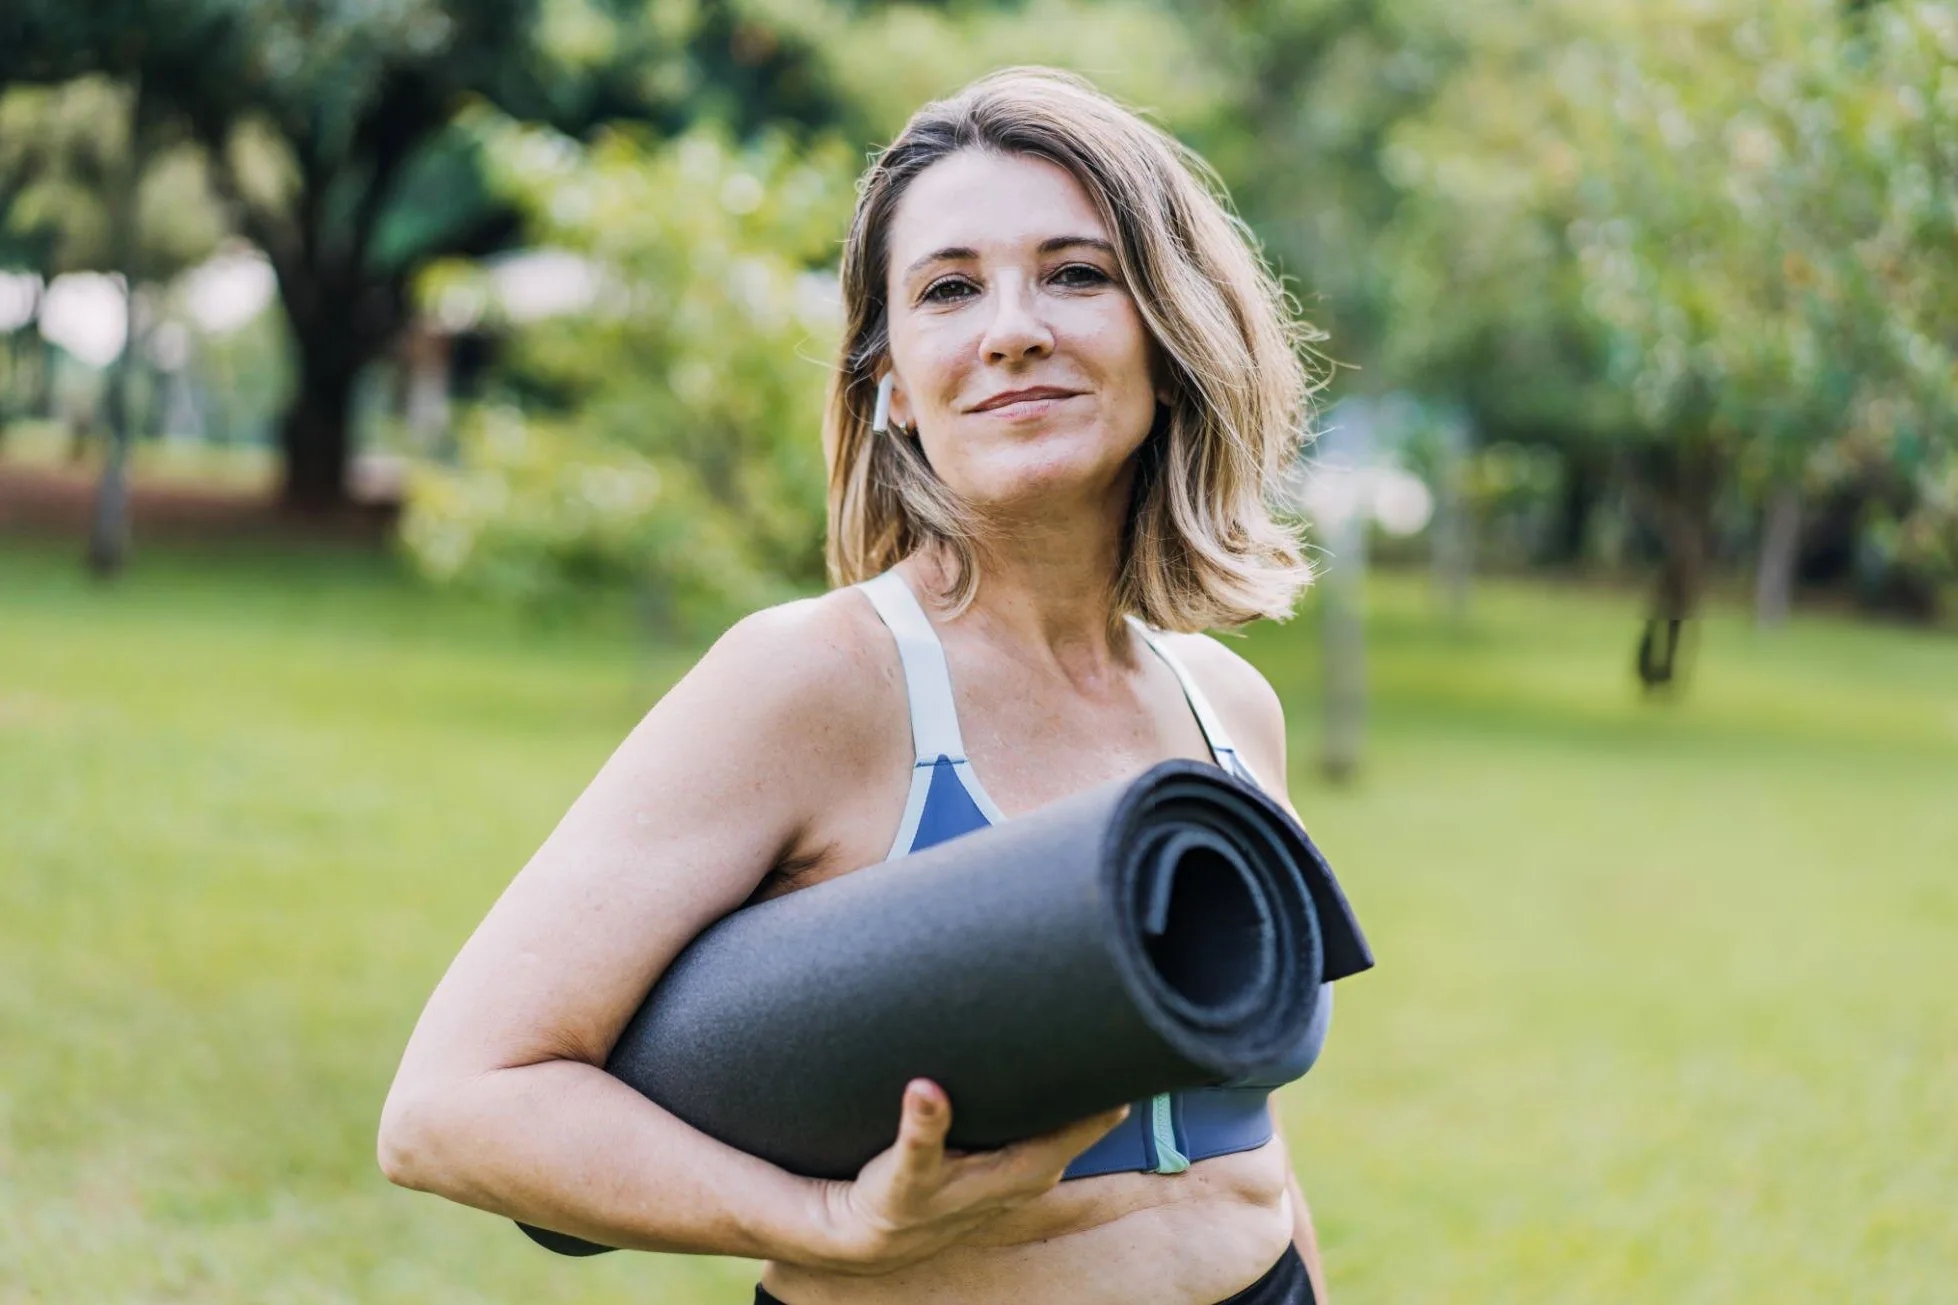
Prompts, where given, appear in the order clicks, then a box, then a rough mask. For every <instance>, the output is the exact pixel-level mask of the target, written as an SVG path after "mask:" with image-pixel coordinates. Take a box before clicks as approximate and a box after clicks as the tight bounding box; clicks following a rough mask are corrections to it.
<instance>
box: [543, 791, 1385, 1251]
mask: <svg viewBox="0 0 1958 1305" xmlns="http://www.w3.org/2000/svg"><path fill="white" fill-rule="evenodd" d="M1372 964H1373V956H1372V953H1371V952H1370V951H1369V949H1368V947H1367V943H1366V939H1365V937H1364V936H1363V935H1362V934H1361V932H1360V928H1359V924H1358V922H1357V921H1356V920H1355V919H1354V918H1353V914H1352V911H1351V909H1350V908H1349V907H1348V906H1347V904H1346V899H1345V896H1344V894H1342V893H1341V892H1340V888H1339V884H1338V882H1337V881H1336V880H1334V878H1333V875H1332V871H1331V869H1330V868H1329V867H1328V866H1327V865H1326V862H1325V859H1324V858H1323V857H1322V856H1320V855H1319V851H1318V849H1317V848H1315V847H1314V846H1313V844H1312V840H1311V839H1310V838H1309V837H1308V836H1307V835H1306V833H1305V831H1304V830H1303V829H1301V828H1300V827H1299V825H1298V822H1297V821H1295V820H1294V819H1292V817H1291V816H1290V815H1289V814H1288V813H1287V812H1286V811H1285V810H1284V809H1283V808H1282V807H1280V806H1278V805H1277V804H1276V803H1275V802H1273V801H1272V800H1271V799H1270V798H1269V797H1267V796H1265V795H1264V794H1263V793H1262V792H1260V791H1258V790H1257V789H1256V788H1254V787H1253V786H1251V785H1249V784H1246V783H1244V782H1242V781H1240V780H1238V779H1236V778H1234V777H1233V776H1231V775H1228V774H1226V773H1225V772H1224V771H1222V770H1219V769H1218V768H1216V767H1215V766H1209V765H1203V764H1199V763H1195V762H1189V761H1169V762H1164V763H1163V764H1161V765H1159V766H1156V767H1154V768H1153V769H1151V770H1149V771H1147V772H1146V773H1144V774H1143V775H1142V776H1141V777H1139V778H1137V779H1133V780H1126V781H1120V782H1116V783H1112V784H1108V785H1104V786H1102V787H1100V788H1095V789H1090V790H1088V791H1086V792H1083V793H1079V794H1076V795H1073V796H1071V797H1068V798H1065V799H1063V800H1061V801H1059V802H1055V803H1053V804H1051V805H1049V806H1046V807H1043V808H1041V809H1039V810H1037V811H1034V812H1031V813H1029V814H1027V815H1025V816H1021V817H1017V818H1015V819H1013V820H1009V821H1006V822H1004V823H1002V824H998V825H994V826H991V827H989V828H985V829H980V830H975V831H974V832H972V833H970V834H965V835H963V836H961V837H959V838H955V839H953V840H951V841H949V842H945V843H941V844H938V845H937V846H935V847H931V848H927V849H925V850H924V851H921V852H914V853H912V854H910V855H907V856H902V857H898V858H896V859H895V860H891V861H886V862H883V863H882V864H879V865H874V866H869V867H866V868H865V869H861V870H857V871H853V872H852V873H850V874H846V875H841V876H838V877H837V878H835V879H831V880H827V881H825V882H823V883H820V884H816V885H813V886H811V887H809V888H805V889H801V890H798V891H796V892H793V893H789V894H786V895H784V896H781V897H777V898H772V899H770V900H767V901H764V902H760V903H758V904H756V905H753V906H749V907H744V908H742V909H740V910H737V911H735V912H733V913H731V914H730V915H728V916H726V917H724V918H722V919H721V920H719V921H717V922H716V923H715V924H713V925H712V926H710V927H709V928H707V929H705V930H703V931H702V932H701V933H700V935H699V936H698V937H697V938H695V939H694V940H693V942H692V943H690V944H689V945H688V946H687V947H686V949H685V950H683V951H682V952H681V953H680V954H679V955H678V956H677V957H675V958H674V961H673V963H672V965H670V966H669V967H668V968H667V971H666V973H665V974H664V975H662V976H661V978H660V980H659V982H658V983H657V984H656V985H654V988H653V991H652V993H651V995H650V996H648V998H647V999H646V1001H645V1003H644V1004H643V1005H642V1006H641V1007H640V1008H639V1011H638V1013H637V1014H636V1015H634V1017H633V1018H632V1020H631V1022H630V1023H628V1024H627V1025H626V1027H625V1029H624V1031H623V1032H622V1033H621V1034H620V1036H619V1040H618V1043H617V1045H616V1046H615V1047H614V1048H613V1050H612V1054H611V1057H610V1058H609V1059H608V1060H607V1062H606V1066H605V1067H606V1070H607V1071H608V1072H610V1073H611V1074H613V1075H615V1076H616V1077H618V1078H620V1079H622V1080H623V1081H625V1082H626V1083H627V1084H629V1085H630V1086H632V1087H633V1088H635V1089H637V1090H638V1091H639V1092H641V1093H642V1094H644V1095H645V1096H647V1097H650V1098H651V1099H652V1100H653V1101H655V1102H657V1103H658V1104H660V1105H661V1106H664V1107H665V1108H666V1109H668V1110H670V1111H672V1112H673V1113H674V1114H675V1115H677V1116H679V1117H680V1118H681V1119H683V1120H685V1121H686V1122H687V1123H689V1124H691V1125H693V1126H694V1127H695V1128H698V1129H700V1130H701V1131H702V1132H705V1133H707V1134H709V1135H711V1136H713V1137H715V1138H718V1139H720V1140H721V1141H723V1142H726V1143H728V1144H730V1145H732V1146H735V1147H737V1148H739V1149H740V1150H743V1151H746V1152H748V1153H750V1154H752V1155H756V1156H759V1157H761V1158H762V1159H764V1160H768V1161H771V1162H773V1163H775V1164H777V1165H780V1166H782V1167H783V1168H785V1169H788V1170H791V1171H793V1172H795V1173H798V1174H804V1175H807V1176H810V1177H816V1178H835V1179H848V1178H854V1177H855V1176H856V1174H857V1172H858V1170H860V1169H861V1168H862V1167H863V1165H864V1163H865V1162H866V1161H868V1160H869V1159H870V1158H871V1157H872V1156H875V1155H876V1154H877V1153H878V1152H880V1151H882V1150H883V1149H884V1148H886V1147H888V1146H889V1145H890V1144H891V1143H892V1142H893V1141H894V1140H895V1139H896V1136H897V1121H898V1113H899V1101H900V1098H901V1096H902V1093H903V1091H904V1085H905V1084H906V1083H907V1082H909V1081H910V1080H911V1079H913V1078H917V1077H925V1078H930V1079H932V1080H933V1081H934V1082H936V1083H938V1084H939V1085H940V1086H941V1087H943V1088H944V1089H945V1091H946V1092H947V1094H948V1095H949V1096H950V1097H951V1102H952V1128H951V1133H950V1135H949V1137H948V1138H947V1140H946V1144H947V1146H949V1147H952V1148H956V1149H960V1150H980V1149H984V1148H988V1147H996V1146H1000V1145H1003V1144H1005V1143H1008V1142H1013V1141H1018V1140H1020V1139H1023V1138H1027V1137H1031V1136H1033V1135H1035V1134H1037V1133H1044V1132H1047V1131H1048V1130H1050V1129H1054V1128H1059V1127H1060V1126H1062V1125H1063V1124H1067V1123H1070V1122H1072V1121H1074V1120H1078V1119H1082V1118H1084V1117H1086V1116H1088V1115H1092V1114H1095V1113H1097V1112H1098V1111H1102V1110H1106V1109H1109V1108H1111V1107H1114V1106H1117V1105H1120V1104H1122V1103H1123V1102H1127V1101H1137V1100H1141V1099H1142V1098H1144V1097H1149V1096H1154V1095H1155V1094H1157V1093H1160V1092H1175V1091H1180V1090H1183V1089H1186V1088H1193V1087H1200V1086H1205V1085H1214V1084H1219V1083H1222V1082H1225V1081H1227V1080H1229V1079H1233V1078H1236V1077H1239V1076H1240V1075H1243V1074H1245V1073H1248V1072H1250V1071H1251V1070H1253V1069H1256V1068H1257V1067H1259V1066H1262V1065H1270V1064H1276V1063H1282V1062H1283V1061H1284V1060H1285V1058H1286V1056H1287V1054H1288V1052H1290V1051H1291V1049H1292V1048H1294V1047H1297V1046H1298V1045H1299V1044H1300V1042H1301V1041H1302V1040H1303V1039H1305V1038H1306V1037H1308V1036H1309V1034H1310V1025H1311V1020H1312V1014H1313V1010H1314V1007H1315V1005H1316V1002H1317V998H1318V990H1319V985H1320V983H1321V982H1322V981H1326V982H1329V981H1331V980H1334V979H1340V978H1344V977H1346V976H1347V975H1350V974H1354V973H1357V972H1358V971H1360V970H1364V969H1366V968H1368V967H1369V966H1371V965H1372ZM519 1226H521V1227H523V1229H524V1231H525V1232H527V1233H529V1234H530V1235H531V1236H532V1237H533V1238H534V1239H536V1240H537V1241H538V1242H540V1243H541V1244H543V1245H544V1246H547V1247H549V1248H550V1249H552V1250H555V1251H559V1252H561V1253H563V1254H567V1255H590V1254H596V1253H598V1252H599V1251H603V1250H608V1249H610V1248H609V1247H604V1246H599V1245H597V1244H595V1243H592V1242H588V1241H584V1240H583V1239H581V1238H577V1237H572V1236H569V1235H567V1234H563V1233H555V1232H548V1231H545V1230H542V1229H537V1228H532V1227H530V1226H528V1225H519Z"/></svg>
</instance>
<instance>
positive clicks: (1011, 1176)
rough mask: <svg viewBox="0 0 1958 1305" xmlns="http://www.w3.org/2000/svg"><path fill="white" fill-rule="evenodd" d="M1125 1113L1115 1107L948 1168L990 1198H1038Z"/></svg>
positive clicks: (965, 1158)
mask: <svg viewBox="0 0 1958 1305" xmlns="http://www.w3.org/2000/svg"><path fill="white" fill-rule="evenodd" d="M1128 1113H1129V1108H1128V1107H1127V1106H1125V1105H1123V1106H1116V1107H1115V1108H1114V1109H1113V1110H1104V1111H1102V1112H1101V1113H1100V1114H1097V1115H1090V1116H1088V1117H1087V1118H1086V1119H1079V1120H1076V1121H1074V1122H1073V1123H1071V1124H1064V1125H1062V1126H1061V1127H1060V1128H1057V1129H1054V1130H1053V1131H1052V1132H1049V1133H1041V1134H1039V1135H1037V1136H1035V1137H1030V1138H1027V1139H1025V1140H1024V1141H1020V1142H1015V1143H1013V1144H1012V1145H1010V1146H1003V1147H1001V1148H999V1149H998V1150H997V1151H983V1152H979V1153H976V1154H974V1155H970V1156H961V1157H959V1158H957V1159H955V1160H951V1161H948V1162H947V1167H948V1168H949V1169H951V1170H952V1171H953V1173H954V1174H955V1175H956V1177H957V1178H958V1179H960V1180H963V1181H969V1182H971V1183H972V1184H973V1185H974V1186H975V1187H977V1188H979V1189H980V1190H982V1191H984V1192H985V1193H986V1195H989V1196H1026V1195H1038V1194H1039V1193H1040V1192H1044V1191H1046V1190H1047V1189H1048V1188H1050V1187H1052V1186H1053V1185H1054V1184H1056V1183H1058V1182H1059V1181H1060V1180H1061V1175H1062V1174H1063V1173H1064V1172H1066V1170H1067V1166H1068V1163H1069V1162H1070V1161H1072V1160H1073V1159H1074V1157H1076V1156H1078V1155H1080V1154H1081V1153H1082V1152H1083V1151H1086V1150H1087V1149H1088V1148H1089V1147H1091V1146H1093V1145H1094V1144H1095V1143H1096V1142H1098V1141H1100V1140H1101V1138H1102V1137H1103V1136H1104V1135H1105V1134H1106V1133H1107V1132H1108V1130H1110V1129H1111V1128H1114V1127H1115V1126H1116V1125H1117V1124H1119V1123H1121V1122H1122V1121H1123V1120H1124V1119H1126V1118H1128ZM975 1195H976V1193H975Z"/></svg>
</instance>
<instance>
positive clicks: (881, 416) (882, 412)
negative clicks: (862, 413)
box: [870, 372, 897, 435]
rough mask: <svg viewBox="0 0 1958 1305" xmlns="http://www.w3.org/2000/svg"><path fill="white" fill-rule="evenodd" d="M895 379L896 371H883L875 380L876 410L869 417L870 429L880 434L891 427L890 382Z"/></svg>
mask: <svg viewBox="0 0 1958 1305" xmlns="http://www.w3.org/2000/svg"><path fill="white" fill-rule="evenodd" d="M896 380H897V373H895V372H885V373H884V379H883V380H881V381H879V382H877V411H876V413H875V414H873V415H872V416H871V418H870V429H872V430H874V431H876V432H877V433H878V434H880V435H881V434H883V433H884V432H885V431H887V430H889V429H890V428H891V384H892V382H894V381H896Z"/></svg>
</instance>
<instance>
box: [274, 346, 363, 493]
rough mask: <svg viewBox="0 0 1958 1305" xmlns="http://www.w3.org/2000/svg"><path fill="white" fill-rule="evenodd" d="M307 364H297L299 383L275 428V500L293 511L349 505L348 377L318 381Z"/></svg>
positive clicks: (350, 406) (350, 387)
mask: <svg viewBox="0 0 1958 1305" xmlns="http://www.w3.org/2000/svg"><path fill="white" fill-rule="evenodd" d="M301 347H302V349H303V348H304V345H303V344H302V345H301ZM309 366H310V364H307V363H302V364H301V367H302V371H304V373H305V380H304V383H303V384H302V385H301V386H300V389H299V392H298V393H297V394H295V395H294V396H293V400H292V406H291V407H289V408H288V409H286V414H285V417H284V419H283V420H282V421H281V422H280V424H279V446H280V448H281V450H282V451H283V453H284V455H285V479H284V482H283V484H282V485H281V487H280V491H279V502H280V504H281V505H282V506H284V507H286V508H288V509H291V510H293V511H297V512H331V511H334V510H335V509H338V508H342V507H344V506H346V505H347V503H348V502H349V497H348V494H347V479H348V477H347V472H348V469H349V464H350V463H351V462H352V457H353V442H352V440H351V438H350V432H349V431H348V429H347V418H348V415H349V413H350V412H351V411H352V409H353V377H352V376H351V375H346V376H338V375H333V376H325V377H322V376H320V375H318V373H316V372H312V371H307V370H305V369H306V368H308V367H309Z"/></svg>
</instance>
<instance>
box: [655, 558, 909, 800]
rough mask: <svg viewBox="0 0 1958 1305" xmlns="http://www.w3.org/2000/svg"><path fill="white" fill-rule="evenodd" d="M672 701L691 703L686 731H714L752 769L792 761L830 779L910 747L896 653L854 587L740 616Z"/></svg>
mask: <svg viewBox="0 0 1958 1305" xmlns="http://www.w3.org/2000/svg"><path fill="white" fill-rule="evenodd" d="M668 700H672V705H679V703H687V709H683V711H679V713H677V719H683V721H685V723H687V727H689V729H697V731H709V729H711V731H713V735H715V739H717V741H719V743H721V745H723V747H726V749H732V750H736V752H740V754H744V756H746V758H750V760H752V762H758V760H760V758H764V756H768V758H779V760H791V758H793V760H797V762H801V764H803V768H807V766H816V768H826V770H830V772H832V774H834V778H846V776H850V774H858V772H860V768H877V766H883V764H885V762H887V760H889V758H887V756H885V754H887V752H889V750H891V749H893V747H897V749H901V747H903V745H907V743H909V735H907V729H905V721H907V719H909V717H907V713H905V676H903V668H901V666H899V662H897V649H895V645H893V643H891V639H889V635H887V633H885V631H883V625H881V621H879V619H877V613H875V609H873V607H871V605H869V600H865V598H863V596H862V594H856V592H854V590H832V592H828V594H820V596H816V598H803V600H795V602H787V604H777V605H773V607H764V609H760V611H754V613H750V615H746V617H742V619H740V621H736V623H734V625H730V627H728V629H726V633H723V635H721V639H717V641H715V645H713V647H711V649H709V651H707V652H705V654H703V656H701V658H699V660H697V662H695V664H693V668H691V670H689V672H687V674H685V676H683V678H681V680H679V684H676V686H674V688H672V690H670V692H668ZM662 705H666V703H662ZM658 711H660V707H656V713H658Z"/></svg>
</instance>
